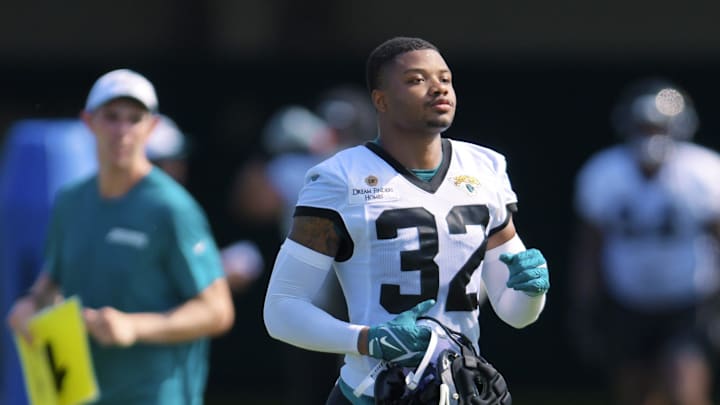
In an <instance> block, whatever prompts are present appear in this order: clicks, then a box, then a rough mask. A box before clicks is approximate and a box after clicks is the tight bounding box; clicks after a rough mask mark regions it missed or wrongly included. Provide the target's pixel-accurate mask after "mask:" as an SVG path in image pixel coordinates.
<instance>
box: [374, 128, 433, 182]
mask: <svg viewBox="0 0 720 405" xmlns="http://www.w3.org/2000/svg"><path fill="white" fill-rule="evenodd" d="M371 142H372V143H374V144H376V145H378V146H382V144H381V143H380V138H375V139H373V140H372V141H371ZM442 162H443V161H442V155H440V164H438V165H437V167H436V168H434V169H410V172H411V173H412V174H414V175H415V176H416V177H417V178H418V179H420V180H422V181H425V182H429V181H430V180H432V179H433V177H435V175H436V174H437V172H438V170H440V166H442Z"/></svg>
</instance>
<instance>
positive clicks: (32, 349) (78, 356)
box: [15, 296, 99, 405]
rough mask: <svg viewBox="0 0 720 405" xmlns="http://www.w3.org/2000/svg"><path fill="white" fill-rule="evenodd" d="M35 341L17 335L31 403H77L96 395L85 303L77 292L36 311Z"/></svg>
mask: <svg viewBox="0 0 720 405" xmlns="http://www.w3.org/2000/svg"><path fill="white" fill-rule="evenodd" d="M28 329H29V330H30V333H31V334H32V336H33V341H32V344H29V343H28V342H27V341H26V340H25V339H24V338H22V337H21V336H19V335H17V334H16V335H15V344H16V346H17V349H18V354H19V357H20V362H21V363H22V369H23V375H24V378H25V388H26V390H27V393H28V399H29V401H30V404H31V405H78V404H84V403H87V402H89V401H92V400H95V399H97V397H98V395H99V390H98V386H97V381H96V378H95V371H94V369H93V365H92V358H91V356H90V348H89V344H88V336H87V331H86V330H85V323H84V322H83V319H82V305H81V303H80V299H79V298H78V297H76V296H73V297H70V298H68V299H66V300H65V301H63V302H61V303H59V304H57V305H54V306H52V307H49V308H47V309H45V310H43V311H41V312H39V313H38V314H37V315H35V316H34V317H33V318H32V319H31V320H30V323H29V325H28Z"/></svg>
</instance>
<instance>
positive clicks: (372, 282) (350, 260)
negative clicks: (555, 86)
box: [295, 139, 517, 387]
mask: <svg viewBox="0 0 720 405" xmlns="http://www.w3.org/2000/svg"><path fill="white" fill-rule="evenodd" d="M442 143H443V145H442V150H443V158H442V163H441V165H440V167H439V169H438V172H437V174H436V175H435V176H434V177H433V179H432V180H431V181H430V182H424V181H422V180H420V179H418V178H417V177H416V176H414V175H413V174H412V173H410V172H409V171H408V170H406V169H404V168H403V167H402V166H401V165H400V164H399V163H398V162H397V161H395V160H394V159H393V158H392V157H390V156H389V155H387V154H386V153H385V152H384V151H383V150H382V149H381V148H380V147H378V146H377V145H375V144H373V143H368V144H367V145H365V146H357V147H353V148H350V149H347V150H344V151H341V152H339V153H337V154H336V155H335V156H334V157H332V158H330V159H328V160H326V161H325V162H323V163H321V164H319V165H317V166H315V167H314V168H312V169H310V170H309V171H308V172H307V175H306V179H305V181H306V184H305V186H304V188H303V189H302V191H301V192H300V196H299V200H298V204H297V208H296V212H295V215H296V216H302V215H310V216H321V217H327V218H330V219H332V220H334V221H335V223H336V224H337V226H338V228H339V229H340V231H341V234H342V233H346V234H347V235H346V236H347V238H346V240H347V241H348V243H344V244H343V245H341V249H340V252H339V253H338V255H337V257H336V258H335V263H334V269H335V272H336V273H337V276H338V279H339V281H340V284H341V286H342V289H343V291H344V294H345V297H346V300H347V305H348V312H349V317H350V322H351V323H353V324H360V325H377V324H380V323H382V322H386V321H389V320H391V319H392V318H394V317H395V316H396V315H397V314H399V313H401V312H403V311H405V310H408V309H410V308H412V307H413V306H415V305H416V304H418V303H420V302H422V301H424V300H427V299H431V298H432V299H435V300H436V301H437V304H436V305H435V306H434V307H433V308H432V309H431V310H430V312H429V313H428V314H427V315H429V316H432V317H435V318H437V319H439V320H440V321H442V322H444V323H445V324H446V325H447V326H448V327H450V328H452V329H455V330H458V331H461V332H462V333H464V334H465V335H466V336H467V337H468V338H470V339H471V341H473V342H477V341H478V339H479V334H480V331H479V325H478V315H479V312H478V294H479V290H480V288H482V287H481V286H482V284H481V279H480V277H481V267H479V266H480V265H481V263H482V259H483V257H484V254H485V247H486V243H487V237H488V235H489V234H491V233H492V232H493V231H494V230H499V229H502V228H503V227H504V226H505V225H506V224H507V222H508V221H509V218H510V214H509V211H508V206H513V207H514V204H515V203H516V202H517V198H516V195H515V193H514V192H513V190H512V187H511V185H510V181H509V179H508V176H507V174H506V163H505V158H504V157H503V156H502V155H500V154H498V153H496V152H494V151H492V150H490V149H487V148H483V147H480V146H477V145H473V144H469V143H465V142H460V141H451V140H449V139H443V140H442ZM378 361H379V360H377V359H374V358H372V357H369V356H359V355H347V356H346V363H345V365H344V366H343V368H342V370H341V376H342V378H343V380H344V381H345V382H347V383H348V384H349V385H350V386H351V387H355V386H357V385H358V384H359V383H360V381H361V380H362V379H363V378H365V376H366V375H368V372H369V371H370V369H371V368H372V367H373V366H375V365H376V364H377V362H378Z"/></svg>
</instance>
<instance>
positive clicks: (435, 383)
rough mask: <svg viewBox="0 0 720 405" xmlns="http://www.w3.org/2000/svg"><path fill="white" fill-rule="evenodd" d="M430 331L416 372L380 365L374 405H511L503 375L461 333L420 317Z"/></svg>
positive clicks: (432, 319) (390, 365) (391, 365)
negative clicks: (425, 350) (430, 333)
mask: <svg viewBox="0 0 720 405" xmlns="http://www.w3.org/2000/svg"><path fill="white" fill-rule="evenodd" d="M419 319H420V321H419V322H422V323H423V324H424V325H425V326H426V327H428V328H430V329H431V331H432V336H431V339H430V344H429V346H428V350H427V352H426V354H425V356H424V358H423V359H422V361H421V362H420V364H419V365H418V367H417V368H416V369H415V370H408V369H407V368H402V367H400V366H396V365H393V364H387V363H385V364H383V363H381V364H382V366H381V367H382V371H380V372H379V374H377V377H376V379H375V389H374V396H375V403H376V404H383V405H400V404H402V405H416V404H439V405H451V404H452V405H466V404H473V405H510V404H511V403H512V399H511V396H510V392H509V391H508V387H507V384H506V382H505V379H504V378H503V376H502V375H501V374H500V373H499V372H498V371H497V370H496V369H495V367H493V366H492V365H491V364H490V363H488V362H487V360H485V359H484V358H482V357H481V356H480V355H479V354H478V353H477V352H476V351H475V347H474V346H473V345H472V343H471V342H470V340H469V339H468V338H467V337H465V336H464V335H463V334H461V333H459V332H456V331H453V330H450V329H449V328H447V327H446V326H445V325H443V324H442V323H440V322H439V321H438V320H436V319H434V318H430V317H421V318H419Z"/></svg>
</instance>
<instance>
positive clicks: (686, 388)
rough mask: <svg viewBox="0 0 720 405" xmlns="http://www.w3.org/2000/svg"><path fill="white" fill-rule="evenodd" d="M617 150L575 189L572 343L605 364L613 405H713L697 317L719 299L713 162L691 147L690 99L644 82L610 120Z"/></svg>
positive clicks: (719, 214) (719, 199) (718, 188)
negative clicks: (576, 218) (576, 223)
mask: <svg viewBox="0 0 720 405" xmlns="http://www.w3.org/2000/svg"><path fill="white" fill-rule="evenodd" d="M612 122H613V124H614V126H615V130H616V131H617V133H618V134H619V135H620V136H621V137H622V140H623V142H621V143H619V144H618V145H614V146H611V147H609V148H607V149H604V150H601V151H599V152H597V153H595V154H594V155H593V156H591V157H590V159H589V160H588V161H587V162H586V163H585V164H584V166H583V167H582V168H581V169H580V171H579V173H578V175H577V178H576V190H575V207H576V212H577V214H578V216H579V219H580V224H579V234H578V238H577V240H578V241H579V243H578V246H576V249H575V256H576V259H575V260H574V262H575V265H574V267H575V268H574V269H573V272H572V275H573V278H574V280H573V288H572V289H571V291H573V293H574V303H573V305H571V308H573V309H574V313H573V314H572V319H573V328H574V330H575V332H576V333H577V334H576V338H577V339H576V341H577V343H578V344H579V348H580V349H581V350H582V353H583V354H585V355H586V359H587V360H593V359H604V360H605V362H604V363H603V364H602V365H603V366H606V367H607V371H608V375H609V376H610V377H609V378H610V381H609V383H610V386H611V387H613V388H614V389H615V393H614V395H615V398H614V402H613V403H616V404H640V403H650V402H651V401H659V402H652V403H663V404H710V403H711V399H710V398H711V396H710V395H711V393H710V387H711V384H712V378H711V374H710V365H709V363H708V360H707V357H706V355H707V353H706V352H705V338H704V336H706V332H707V329H708V324H707V322H708V319H703V314H702V312H703V310H704V309H705V308H706V307H708V305H709V304H710V303H711V301H712V299H713V298H714V297H715V296H716V295H717V292H718V282H719V281H720V279H719V278H718V257H717V248H718V245H717V236H718V235H720V233H719V232H718V230H720V182H718V179H719V178H720V156H719V155H718V154H717V153H716V152H714V151H711V150H709V149H707V148H705V147H702V146H700V145H697V144H694V143H691V142H690V139H691V138H692V136H693V134H694V133H695V131H696V128H697V126H698V119H697V116H696V113H695V109H694V107H693V103H692V101H691V100H690V98H689V97H688V95H687V94H686V93H685V92H684V91H683V90H682V89H680V88H679V87H678V86H676V85H675V84H673V83H671V82H669V81H668V80H666V79H661V78H648V79H643V80H640V81H638V82H636V83H634V84H633V85H631V86H629V87H628V89H626V91H625V92H624V94H623V95H622V96H621V98H620V100H619V102H618V103H617V105H616V108H615V110H614V112H613V120H612Z"/></svg>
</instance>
